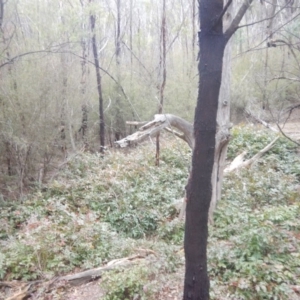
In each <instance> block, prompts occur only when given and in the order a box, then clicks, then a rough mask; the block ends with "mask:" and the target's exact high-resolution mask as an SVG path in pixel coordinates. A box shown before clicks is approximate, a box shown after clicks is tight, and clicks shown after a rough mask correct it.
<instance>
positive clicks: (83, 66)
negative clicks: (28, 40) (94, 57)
mask: <svg viewBox="0 0 300 300" xmlns="http://www.w3.org/2000/svg"><path fill="white" fill-rule="evenodd" d="M81 8H82V31H83V32H84V31H85V29H86V24H85V20H84V9H85V4H84V2H82V1H81ZM81 48H82V60H81V80H80V91H81V96H82V105H81V111H82V119H81V120H82V121H81V127H80V129H79V134H81V137H82V142H83V148H84V151H86V150H88V148H89V144H88V136H87V131H88V102H87V96H86V81H87V73H88V72H87V57H88V41H87V40H86V38H85V37H82V38H81Z"/></svg>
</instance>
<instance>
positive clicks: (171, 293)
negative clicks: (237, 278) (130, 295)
mask: <svg viewBox="0 0 300 300" xmlns="http://www.w3.org/2000/svg"><path fill="white" fill-rule="evenodd" d="M283 131H284V133H285V134H286V135H288V136H290V137H291V138H293V139H297V140H299V139H300V123H299V122H289V123H287V124H285V126H284V129H283ZM297 238H298V239H299V236H298V237H297ZM180 256H181V258H182V261H183V260H184V253H183V251H180ZM76 271H77V272H78V271H80V270H76ZM129 272H130V271H129ZM183 280H184V264H183V263H182V264H181V265H180V266H179V267H178V269H177V271H176V272H175V273H174V274H172V275H170V276H168V277H167V280H166V282H165V284H160V285H159V286H160V288H161V290H160V291H159V292H158V294H157V297H158V298H157V300H179V299H182V292H183ZM3 284H4V283H2V286H1V282H0V291H1V289H2V290H3ZM32 286H34V288H33V289H32V290H31V288H32V287H29V286H28V284H27V285H26V289H27V288H28V289H29V288H30V291H31V293H30V295H29V294H28V290H26V291H24V285H23V284H22V282H19V281H12V282H9V283H7V287H5V289H6V291H7V292H5V293H4V294H5V297H4V298H2V297H1V293H0V300H23V299H27V298H28V295H29V298H30V299H33V300H54V299H58V300H86V299H88V300H101V299H103V297H104V289H103V288H102V287H101V278H99V279H97V280H94V281H92V282H88V283H86V284H82V285H80V286H72V285H70V283H68V282H65V281H55V279H52V280H50V281H47V280H45V281H42V280H41V281H39V282H37V283H33V285H32ZM296 288H299V290H297V291H295V293H294V295H293V298H290V299H289V300H300V287H299V286H297V287H296ZM223 295H224V296H222V297H221V298H218V299H220V300H226V299H229V298H227V297H226V296H225V295H226V294H223ZM138 299H140V298H139V297H137V298H136V300H138ZM231 299H232V298H231ZM120 300H121V299H120Z"/></svg>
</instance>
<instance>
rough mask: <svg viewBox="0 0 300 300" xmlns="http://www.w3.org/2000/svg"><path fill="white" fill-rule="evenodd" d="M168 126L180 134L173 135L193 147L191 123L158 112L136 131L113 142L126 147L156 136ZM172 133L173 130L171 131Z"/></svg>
mask: <svg viewBox="0 0 300 300" xmlns="http://www.w3.org/2000/svg"><path fill="white" fill-rule="evenodd" d="M169 127H175V128H176V129H178V130H179V131H181V132H182V134H179V133H176V134H175V135H176V136H178V137H180V138H181V139H183V140H184V141H186V142H187V143H188V145H189V146H190V147H191V148H193V147H194V135H193V125H192V124H191V123H189V122H187V121H185V120H184V119H181V118H180V117H177V116H174V115H171V114H158V115H155V116H154V120H153V121H150V122H148V123H146V124H145V125H143V126H142V127H141V128H140V129H139V130H138V131H137V132H135V133H133V134H131V135H129V136H127V137H125V138H124V139H122V140H119V141H116V142H115V144H116V145H118V146H119V147H121V148H125V147H128V146H130V145H134V144H137V143H141V142H142V141H144V140H146V139H149V138H150V137H154V136H156V135H157V134H158V133H159V132H160V131H161V130H164V129H167V128H169ZM173 133H174V132H173Z"/></svg>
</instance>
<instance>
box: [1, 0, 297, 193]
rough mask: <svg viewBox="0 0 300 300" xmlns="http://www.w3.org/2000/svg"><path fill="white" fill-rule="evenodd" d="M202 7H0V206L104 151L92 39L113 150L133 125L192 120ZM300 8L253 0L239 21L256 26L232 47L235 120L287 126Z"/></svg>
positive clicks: (293, 98) (12, 0)
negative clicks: (158, 119)
mask: <svg viewBox="0 0 300 300" xmlns="http://www.w3.org/2000/svg"><path fill="white" fill-rule="evenodd" d="M197 5H198V4H197V2H196V1H195V0H190V1H176V2H174V1H169V0H165V1H158V0H157V1H156V0H153V1H146V0H143V1H142V0H139V1H138V0H130V1H120V0H116V1H107V0H106V1H104V0H103V1H83V0H82V1H58V0H54V1H46V0H43V1H39V0H36V1H26V0H24V1H17V0H8V1H4V0H1V1H0V7H1V14H0V26H1V35H0V51H1V52H0V53H1V57H0V60H1V61H0V76H1V87H0V105H1V109H0V152H1V154H2V155H1V157H0V170H1V172H0V174H1V175H0V176H1V178H0V182H1V185H0V196H1V199H8V198H9V199H22V197H23V196H24V193H25V192H26V191H28V189H30V187H33V186H36V185H41V184H42V183H43V182H44V181H45V180H46V179H47V178H48V179H49V178H50V177H51V176H52V175H53V172H55V171H56V170H57V168H58V167H59V166H60V165H61V164H62V163H63V162H64V161H65V159H66V158H67V157H70V155H72V154H73V153H76V152H77V151H79V150H89V151H99V149H100V142H99V139H100V137H99V124H100V123H101V122H100V121H99V94H98V87H99V83H98V82H97V79H96V72H95V70H96V69H95V60H94V55H93V51H92V42H93V37H94V38H95V39H94V41H96V44H95V45H96V47H97V54H98V58H99V65H100V67H99V68H100V76H101V86H100V87H101V94H102V95H101V101H102V102H103V114H104V120H103V122H104V123H105V144H106V145H107V146H108V147H110V146H113V145H114V141H115V140H117V139H120V138H122V137H124V136H126V135H127V134H129V133H131V132H132V131H133V130H135V129H136V128H133V127H132V126H131V127H130V126H126V124H125V122H126V121H127V120H131V121H132V120H135V121H145V120H149V119H151V118H152V116H153V114H155V113H157V112H159V111H163V112H168V113H173V114H176V115H178V116H180V117H182V118H185V119H187V120H189V121H192V119H193V115H194V108H195V103H196V95H197V85H198V71H197V64H198V62H197V56H198V44H197V40H198V37H197V32H198V21H197V20H198V11H197ZM299 8H300V7H299V3H298V2H297V1H291V0H270V1H254V3H253V4H252V6H251V8H250V9H249V10H248V12H247V14H246V16H245V18H244V21H243V24H244V25H245V24H248V25H249V26H244V27H243V24H242V25H241V27H242V28H241V29H239V30H238V31H237V33H236V34H235V36H234V42H233V50H232V73H231V101H232V120H233V121H234V122H240V121H243V120H245V113H244V112H245V110H246V111H250V112H251V113H254V114H255V115H256V116H257V117H259V118H262V119H264V120H267V121H273V122H277V121H282V120H281V119H280V118H281V117H282V115H283V112H284V111H285V110H286V109H288V108H290V107H292V106H295V105H297V104H298V103H299V67H300V64H299V50H300V37H299V32H300V21H299V14H300V9H299ZM270 16H271V17H270ZM91 18H94V20H95V28H94V30H92V27H91ZM261 20H264V21H261ZM99 68H98V70H99Z"/></svg>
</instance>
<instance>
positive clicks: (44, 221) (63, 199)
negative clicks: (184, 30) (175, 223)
mask: <svg viewBox="0 0 300 300" xmlns="http://www.w3.org/2000/svg"><path fill="white" fill-rule="evenodd" d="M171 143H172V142H171ZM174 143H176V142H175V141H174ZM134 152H135V155H134V156H127V157H126V156H124V154H122V153H120V152H117V153H111V154H107V155H106V156H105V157H104V158H102V157H100V156H99V155H98V154H95V155H88V154H85V155H78V156H76V157H74V158H73V160H70V161H69V163H68V165H67V167H66V168H65V169H64V171H63V172H62V173H61V175H60V177H58V178H57V180H55V181H53V182H52V183H51V184H49V186H47V187H45V188H44V192H41V191H38V192H36V193H35V194H33V195H32V196H31V197H29V198H28V200H27V201H26V202H25V203H24V205H14V206H7V207H5V208H3V209H2V210H1V219H0V220H1V224H3V225H4V226H1V229H0V234H1V239H2V241H3V244H2V252H3V254H4V259H3V272H2V273H1V276H2V277H4V276H6V278H23V279H35V278H38V277H40V276H47V277H51V276H54V275H55V274H60V273H65V272H68V271H70V270H72V269H73V268H74V267H77V266H80V267H85V268H89V267H93V266H97V265H103V264H105V263H106V262H107V261H109V260H110V259H114V258H119V257H123V256H126V255H128V254H130V253H131V252H132V251H134V250H133V249H134V247H135V246H136V245H137V243H139V241H138V239H142V238H144V237H148V238H149V237H151V236H154V235H155V234H156V231H160V232H162V231H163V230H160V228H161V227H163V226H164V225H163V224H164V223H165V220H166V219H168V220H172V219H173V218H175V216H176V214H177V210H176V207H175V205H174V201H175V200H177V199H179V198H180V197H181V195H182V191H183V189H184V184H185V181H186V178H187V168H183V164H182V163H180V158H178V157H177V156H176V155H175V154H176V149H175V151H174V149H173V150H172V149H165V150H163V153H164V154H163V157H164V159H165V160H164V159H162V162H161V167H160V168H156V167H154V166H151V164H150V162H151V163H152V160H153V157H150V156H148V155H147V153H149V150H148V147H145V148H143V147H141V149H140V150H134ZM174 153H175V154H174ZM172 158H173V159H172ZM171 162H172V163H171ZM170 168H171V170H174V172H170ZM181 234H182V233H181ZM131 238H134V239H136V240H137V242H135V241H134V240H132V239H131ZM178 239H179V237H177V243H179V240H178ZM49 245H52V247H49ZM160 251H162V250H160Z"/></svg>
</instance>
